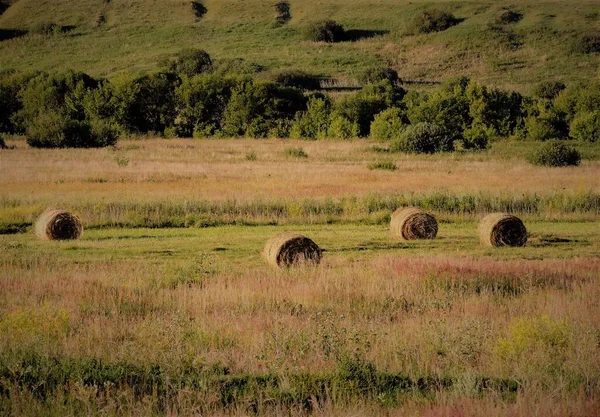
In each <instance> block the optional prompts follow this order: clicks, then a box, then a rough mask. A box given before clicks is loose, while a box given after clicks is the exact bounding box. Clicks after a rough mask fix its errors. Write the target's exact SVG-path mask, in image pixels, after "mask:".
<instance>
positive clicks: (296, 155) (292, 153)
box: [283, 148, 308, 158]
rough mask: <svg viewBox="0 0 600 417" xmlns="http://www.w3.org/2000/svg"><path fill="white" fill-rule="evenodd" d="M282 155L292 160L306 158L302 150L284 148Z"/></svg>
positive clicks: (306, 155)
mask: <svg viewBox="0 0 600 417" xmlns="http://www.w3.org/2000/svg"><path fill="white" fill-rule="evenodd" d="M283 154H284V155H285V156H291V157H293V158H308V154H307V153H306V152H304V149H302V148H286V149H284V150H283Z"/></svg>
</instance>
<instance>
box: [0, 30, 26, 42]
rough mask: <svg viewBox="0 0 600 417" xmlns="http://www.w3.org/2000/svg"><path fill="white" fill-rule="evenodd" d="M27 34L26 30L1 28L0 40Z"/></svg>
mask: <svg viewBox="0 0 600 417" xmlns="http://www.w3.org/2000/svg"><path fill="white" fill-rule="evenodd" d="M25 35H27V31H26V30H21V29H0V42H2V41H7V40H9V39H14V38H20V37H21V36H25Z"/></svg>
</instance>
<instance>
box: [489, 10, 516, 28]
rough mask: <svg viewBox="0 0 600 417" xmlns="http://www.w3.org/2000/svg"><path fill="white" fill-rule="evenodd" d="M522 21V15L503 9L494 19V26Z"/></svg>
mask: <svg viewBox="0 0 600 417" xmlns="http://www.w3.org/2000/svg"><path fill="white" fill-rule="evenodd" d="M521 19H523V14H522V13H519V12H517V11H515V10H511V9H504V10H502V12H500V14H499V15H498V16H497V17H496V19H495V21H494V22H495V24H497V25H509V24H513V23H518V22H520V21H521Z"/></svg>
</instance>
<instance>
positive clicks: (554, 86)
mask: <svg viewBox="0 0 600 417" xmlns="http://www.w3.org/2000/svg"><path fill="white" fill-rule="evenodd" d="M565 88H567V86H566V85H565V84H564V83H562V82H560V81H542V82H541V83H539V84H538V85H536V86H535V87H534V89H533V95H534V96H535V97H538V98H541V99H544V100H554V99H555V98H556V97H557V96H558V95H559V94H560V92H561V91H563V90H564V89H565Z"/></svg>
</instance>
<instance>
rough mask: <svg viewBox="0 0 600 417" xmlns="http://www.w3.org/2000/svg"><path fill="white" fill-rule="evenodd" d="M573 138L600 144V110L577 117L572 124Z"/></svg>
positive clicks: (580, 114)
mask: <svg viewBox="0 0 600 417" xmlns="http://www.w3.org/2000/svg"><path fill="white" fill-rule="evenodd" d="M571 136H572V137H573V138H575V139H579V140H582V141H586V142H600V110H597V111H594V112H581V113H579V114H578V115H577V116H575V118H574V119H573V121H572V122H571Z"/></svg>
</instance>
